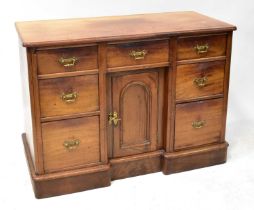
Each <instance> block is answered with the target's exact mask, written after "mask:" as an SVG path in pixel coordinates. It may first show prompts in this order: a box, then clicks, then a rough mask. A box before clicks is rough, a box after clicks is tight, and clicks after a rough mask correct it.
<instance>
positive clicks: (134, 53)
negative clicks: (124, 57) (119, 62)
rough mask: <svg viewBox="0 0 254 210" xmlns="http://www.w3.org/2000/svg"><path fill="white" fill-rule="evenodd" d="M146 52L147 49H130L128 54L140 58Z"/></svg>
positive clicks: (143, 56) (136, 58)
mask: <svg viewBox="0 0 254 210" xmlns="http://www.w3.org/2000/svg"><path fill="white" fill-rule="evenodd" d="M147 53H148V51H147V50H140V51H135V50H132V51H130V53H129V55H130V56H131V57H133V58H134V59H135V60H141V59H144V58H145V56H146V55H147Z"/></svg>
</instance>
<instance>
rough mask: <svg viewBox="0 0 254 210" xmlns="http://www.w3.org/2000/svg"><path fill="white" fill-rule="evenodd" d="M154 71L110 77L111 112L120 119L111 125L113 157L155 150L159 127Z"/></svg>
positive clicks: (156, 80) (157, 76)
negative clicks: (114, 112) (114, 124)
mask: <svg viewBox="0 0 254 210" xmlns="http://www.w3.org/2000/svg"><path fill="white" fill-rule="evenodd" d="M158 79H159V73H158V72H156V71H152V72H146V73H140V74H129V75H118V76H114V77H113V78H112V94H113V95H112V98H113V111H116V112H117V113H118V115H119V118H120V119H121V120H120V121H119V122H118V125H116V126H114V128H113V138H114V143H113V156H114V157H121V156H126V155H133V154H139V153H143V152H149V151H153V150H156V146H157V126H158V107H157V106H158Z"/></svg>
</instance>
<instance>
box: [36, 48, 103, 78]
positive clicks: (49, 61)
mask: <svg viewBox="0 0 254 210" xmlns="http://www.w3.org/2000/svg"><path fill="white" fill-rule="evenodd" d="M97 57H98V56H97V46H88V47H78V48H64V49H52V50H41V51H38V52H37V62H38V74H40V75H41V74H53V73H63V72H72V71H83V70H91V69H97V68H98V63H97Z"/></svg>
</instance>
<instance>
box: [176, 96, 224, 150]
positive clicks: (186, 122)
mask: <svg viewBox="0 0 254 210" xmlns="http://www.w3.org/2000/svg"><path fill="white" fill-rule="evenodd" d="M222 112H223V99H222V98H220V99H213V100H207V101H200V102H193V103H186V104H179V105H177V106H176V119H175V146H174V147H175V149H176V150H177V149H183V148H189V147H195V146H200V145H205V144H210V143H214V142H218V141H220V139H221V129H222Z"/></svg>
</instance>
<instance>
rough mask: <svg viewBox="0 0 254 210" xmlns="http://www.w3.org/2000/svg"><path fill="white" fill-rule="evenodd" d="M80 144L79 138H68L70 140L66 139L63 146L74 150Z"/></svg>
mask: <svg viewBox="0 0 254 210" xmlns="http://www.w3.org/2000/svg"><path fill="white" fill-rule="evenodd" d="M79 144H80V141H79V140H78V139H74V140H68V141H64V143H63V146H64V147H65V148H66V149H67V150H73V149H76V148H77V147H78V146H79Z"/></svg>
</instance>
